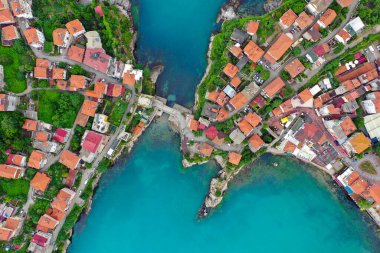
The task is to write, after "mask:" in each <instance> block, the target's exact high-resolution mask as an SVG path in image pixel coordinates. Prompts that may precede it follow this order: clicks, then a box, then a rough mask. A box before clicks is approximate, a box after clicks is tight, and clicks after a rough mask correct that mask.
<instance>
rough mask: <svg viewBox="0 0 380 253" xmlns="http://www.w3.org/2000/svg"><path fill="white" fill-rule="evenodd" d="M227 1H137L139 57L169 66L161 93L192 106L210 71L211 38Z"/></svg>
mask: <svg viewBox="0 0 380 253" xmlns="http://www.w3.org/2000/svg"><path fill="white" fill-rule="evenodd" d="M224 2H225V0H134V4H135V6H138V7H139V15H138V16H139V17H138V22H137V26H138V40H137V47H136V57H137V60H138V62H139V63H143V64H157V63H162V64H164V65H165V69H164V72H163V73H162V74H161V75H160V77H159V78H158V80H157V93H158V95H160V96H163V97H165V98H166V97H168V98H169V100H171V101H176V102H179V103H181V104H183V105H187V106H190V105H192V104H193V103H194V92H195V88H196V85H197V84H198V82H199V81H200V80H201V79H202V76H203V74H204V72H205V69H206V64H207V58H206V53H207V49H208V43H209V38H210V35H211V32H212V31H213V29H215V28H216V25H215V24H214V22H215V21H216V17H217V13H218V11H219V9H220V7H221V6H222V4H223V3H224Z"/></svg>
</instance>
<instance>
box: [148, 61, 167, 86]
mask: <svg viewBox="0 0 380 253" xmlns="http://www.w3.org/2000/svg"><path fill="white" fill-rule="evenodd" d="M164 68H165V66H164V65H163V64H157V65H156V66H154V67H153V68H152V70H151V72H150V79H151V80H152V82H153V83H154V84H155V83H156V82H157V79H158V77H159V76H160V74H161V73H162V72H163V71H164Z"/></svg>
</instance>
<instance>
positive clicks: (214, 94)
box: [206, 90, 219, 103]
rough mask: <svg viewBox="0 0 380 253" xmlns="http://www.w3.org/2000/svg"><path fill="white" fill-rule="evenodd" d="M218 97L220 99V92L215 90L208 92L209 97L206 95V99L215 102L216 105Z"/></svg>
mask: <svg viewBox="0 0 380 253" xmlns="http://www.w3.org/2000/svg"><path fill="white" fill-rule="evenodd" d="M218 97H219V92H217V91H215V90H214V91H210V92H208V93H207V95H206V98H207V99H208V100H210V101H212V102H215V103H216V100H217V99H218Z"/></svg>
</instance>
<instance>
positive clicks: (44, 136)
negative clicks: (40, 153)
mask: <svg viewBox="0 0 380 253" xmlns="http://www.w3.org/2000/svg"><path fill="white" fill-rule="evenodd" d="M34 138H35V139H36V140H37V141H41V142H45V141H48V140H49V134H48V133H47V132H43V131H38V132H34Z"/></svg>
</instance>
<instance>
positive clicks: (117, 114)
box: [109, 99, 128, 126]
mask: <svg viewBox="0 0 380 253" xmlns="http://www.w3.org/2000/svg"><path fill="white" fill-rule="evenodd" d="M127 107H128V103H127V102H126V101H123V100H121V99H120V100H118V101H117V102H116V103H115V104H114V105H113V109H112V112H111V115H110V117H109V121H110V123H111V124H112V125H115V126H120V123H121V120H122V118H123V115H124V113H125V110H127Z"/></svg>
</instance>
